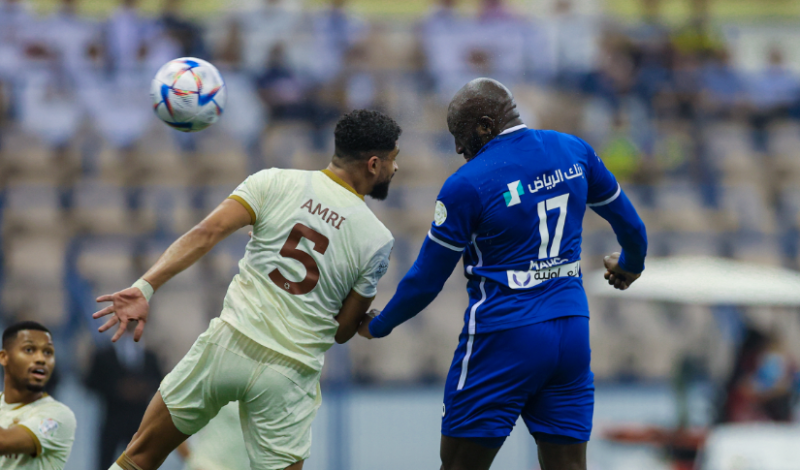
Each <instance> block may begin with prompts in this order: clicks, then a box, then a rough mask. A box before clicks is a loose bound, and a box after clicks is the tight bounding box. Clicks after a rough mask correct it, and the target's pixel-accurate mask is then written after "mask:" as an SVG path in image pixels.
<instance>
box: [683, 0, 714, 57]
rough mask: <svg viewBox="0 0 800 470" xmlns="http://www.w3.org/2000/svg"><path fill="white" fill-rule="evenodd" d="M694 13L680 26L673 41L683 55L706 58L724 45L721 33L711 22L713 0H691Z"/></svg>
mask: <svg viewBox="0 0 800 470" xmlns="http://www.w3.org/2000/svg"><path fill="white" fill-rule="evenodd" d="M689 2H690V4H691V5H690V6H691V10H692V14H691V18H690V19H689V22H688V23H687V24H686V25H684V26H683V27H681V28H679V29H678V30H677V31H676V32H675V34H674V36H673V38H672V43H673V45H674V47H675V49H676V50H677V51H678V52H679V53H680V54H683V55H690V56H695V57H697V58H699V59H701V60H702V59H705V58H707V57H710V56H712V55H713V54H714V53H716V52H717V51H719V49H720V48H721V47H723V45H724V41H723V40H722V38H721V35H720V34H719V33H718V32H717V31H716V30H715V29H714V27H713V26H712V24H711V15H710V11H709V10H710V8H711V0H689Z"/></svg>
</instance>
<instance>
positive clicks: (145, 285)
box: [131, 279, 155, 303]
mask: <svg viewBox="0 0 800 470" xmlns="http://www.w3.org/2000/svg"><path fill="white" fill-rule="evenodd" d="M131 287H136V288H137V289H139V290H140V291H142V294H144V298H145V300H147V302H148V303H150V298H151V297H153V292H155V291H154V290H153V286H151V285H150V283H149V282H147V281H145V280H144V279H139V280H138V281H136V282H134V283H133V285H132V286H131Z"/></svg>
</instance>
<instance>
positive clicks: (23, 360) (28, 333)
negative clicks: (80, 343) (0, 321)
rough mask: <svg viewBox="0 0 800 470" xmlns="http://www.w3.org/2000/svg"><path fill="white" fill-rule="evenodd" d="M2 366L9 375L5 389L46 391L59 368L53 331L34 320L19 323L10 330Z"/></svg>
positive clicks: (1, 354) (0, 354)
mask: <svg viewBox="0 0 800 470" xmlns="http://www.w3.org/2000/svg"><path fill="white" fill-rule="evenodd" d="M0 365H2V366H3V370H4V372H5V381H6V382H5V387H9V386H11V387H14V388H16V389H18V390H28V391H30V392H41V391H43V390H44V387H45V385H47V381H48V380H50V376H51V375H52V374H53V368H54V367H55V365H56V352H55V347H54V346H53V337H52V336H51V335H50V331H49V330H48V329H47V328H46V327H45V326H44V325H42V324H39V323H36V322H33V321H23V322H19V323H15V324H13V325H11V326H9V327H8V328H6V330H5V331H4V332H3V349H2V350H0Z"/></svg>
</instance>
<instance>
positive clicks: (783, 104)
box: [747, 46, 800, 151]
mask: <svg viewBox="0 0 800 470" xmlns="http://www.w3.org/2000/svg"><path fill="white" fill-rule="evenodd" d="M768 57H769V59H768V61H769V62H768V64H767V66H766V67H765V68H764V70H762V71H759V72H757V73H755V74H753V76H751V77H750V80H749V81H748V83H747V92H748V98H749V104H750V106H751V115H750V124H751V126H752V127H753V132H754V134H753V137H754V144H755V147H756V148H757V149H758V150H761V151H766V150H767V127H768V126H769V124H770V122H772V121H774V120H775V119H779V118H781V117H785V116H787V115H788V114H789V110H790V109H791V108H792V107H793V106H795V105H796V104H797V102H798V99H800V80H798V77H797V75H795V74H794V73H793V72H792V71H791V70H789V69H788V68H786V66H785V64H784V60H783V51H782V50H781V49H780V48H779V47H777V46H772V47H770V48H769V51H768Z"/></svg>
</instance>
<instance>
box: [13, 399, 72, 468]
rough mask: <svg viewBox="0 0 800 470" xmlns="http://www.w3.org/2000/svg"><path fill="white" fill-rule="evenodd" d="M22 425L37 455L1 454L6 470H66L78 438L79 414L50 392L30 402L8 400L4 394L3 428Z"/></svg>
mask: <svg viewBox="0 0 800 470" xmlns="http://www.w3.org/2000/svg"><path fill="white" fill-rule="evenodd" d="M12 426H22V427H24V429H25V431H27V432H28V433H29V434H30V435H31V438H33V441H34V443H35V444H36V455H27V454H14V455H0V469H3V470H62V469H63V468H64V466H65V465H66V464H67V458H68V457H69V453H70V451H71V450H72V441H74V440H75V426H76V424H75V415H74V414H73V413H72V410H70V409H69V408H67V407H66V405H64V404H62V403H59V402H57V401H56V400H54V399H53V398H52V397H49V396H47V395H45V396H43V397H42V398H40V399H38V400H36V401H35V402H33V403H28V404H27V405H20V404H18V403H11V404H9V403H6V400H5V395H4V394H0V427H2V428H9V427H12Z"/></svg>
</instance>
